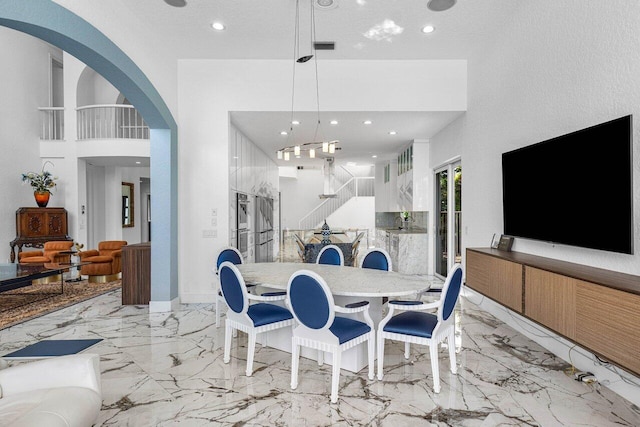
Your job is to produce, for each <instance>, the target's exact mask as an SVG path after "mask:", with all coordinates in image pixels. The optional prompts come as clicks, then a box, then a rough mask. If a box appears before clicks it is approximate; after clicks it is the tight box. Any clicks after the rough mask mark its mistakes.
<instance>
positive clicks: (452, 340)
mask: <svg viewBox="0 0 640 427" xmlns="http://www.w3.org/2000/svg"><path fill="white" fill-rule="evenodd" d="M447 342H448V344H449V363H450V364H451V372H452V373H454V374H457V373H458V366H457V365H456V333H455V331H454V330H453V329H452V330H451V332H450V333H449V338H447Z"/></svg>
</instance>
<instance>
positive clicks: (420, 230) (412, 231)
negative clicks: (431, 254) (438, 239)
mask: <svg viewBox="0 0 640 427" xmlns="http://www.w3.org/2000/svg"><path fill="white" fill-rule="evenodd" d="M384 230H385V231H386V232H388V233H391V234H427V230H426V229H425V228H385V229H384Z"/></svg>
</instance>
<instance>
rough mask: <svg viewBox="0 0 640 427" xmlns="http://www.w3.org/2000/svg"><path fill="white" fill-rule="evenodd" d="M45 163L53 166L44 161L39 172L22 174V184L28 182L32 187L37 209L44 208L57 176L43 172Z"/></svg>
mask: <svg viewBox="0 0 640 427" xmlns="http://www.w3.org/2000/svg"><path fill="white" fill-rule="evenodd" d="M47 163H49V164H51V166H53V163H51V162H49V161H46V162H44V164H43V165H42V171H40V172H27V173H23V174H22V182H28V183H29V185H31V187H33V196H34V197H35V199H36V203H37V204H38V206H39V207H41V208H44V207H46V206H47V204H48V203H49V197H50V196H51V190H52V189H53V187H55V186H56V179H58V177H57V176H53V175H52V174H51V172H49V171H47V170H44V168H45V167H46V166H47Z"/></svg>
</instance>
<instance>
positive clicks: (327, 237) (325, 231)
mask: <svg viewBox="0 0 640 427" xmlns="http://www.w3.org/2000/svg"><path fill="white" fill-rule="evenodd" d="M320 233H321V234H322V240H321V241H320V243H322V244H323V245H328V244H330V243H331V229H330V228H329V225H328V224H327V220H326V219H325V220H324V225H323V226H322V230H320Z"/></svg>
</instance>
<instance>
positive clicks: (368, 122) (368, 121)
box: [362, 120, 372, 125]
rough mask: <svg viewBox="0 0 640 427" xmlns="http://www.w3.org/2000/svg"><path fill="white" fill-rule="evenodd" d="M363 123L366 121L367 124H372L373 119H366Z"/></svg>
mask: <svg viewBox="0 0 640 427" xmlns="http://www.w3.org/2000/svg"><path fill="white" fill-rule="evenodd" d="M362 123H364V124H365V125H370V124H371V123H372V122H371V120H365V121H364V122H362Z"/></svg>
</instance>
